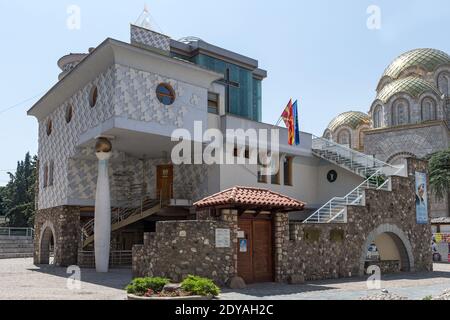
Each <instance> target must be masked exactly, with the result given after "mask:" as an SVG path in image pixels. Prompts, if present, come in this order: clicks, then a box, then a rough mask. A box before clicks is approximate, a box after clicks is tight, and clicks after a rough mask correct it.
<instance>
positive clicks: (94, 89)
mask: <svg viewBox="0 0 450 320" xmlns="http://www.w3.org/2000/svg"><path fill="white" fill-rule="evenodd" d="M97 99H98V88H97V86H93V87H92V89H91V93H90V94H89V105H90V106H91V108H93V107H95V105H96V104H97Z"/></svg>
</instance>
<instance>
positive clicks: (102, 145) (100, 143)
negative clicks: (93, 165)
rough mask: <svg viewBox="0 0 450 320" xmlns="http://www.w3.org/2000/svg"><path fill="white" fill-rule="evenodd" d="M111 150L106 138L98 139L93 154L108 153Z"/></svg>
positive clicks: (109, 142)
mask: <svg viewBox="0 0 450 320" xmlns="http://www.w3.org/2000/svg"><path fill="white" fill-rule="evenodd" d="M111 150H112V144H111V141H109V140H108V139H106V138H98V139H97V143H96V144H95V152H97V153H102V152H103V153H108V152H111Z"/></svg>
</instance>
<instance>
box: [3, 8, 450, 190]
mask: <svg viewBox="0 0 450 320" xmlns="http://www.w3.org/2000/svg"><path fill="white" fill-rule="evenodd" d="M145 4H146V5H147V6H148V7H149V9H150V12H151V15H152V17H153V19H154V21H155V29H156V30H158V31H162V32H163V33H165V34H167V35H169V36H171V37H172V38H173V39H179V38H182V37H185V36H197V37H200V38H202V39H203V40H205V41H207V42H209V43H212V44H215V45H217V46H220V47H223V48H227V49H229V50H231V51H235V52H238V53H241V54H243V55H246V56H249V57H252V58H255V59H257V60H259V63H260V67H261V68H263V69H265V70H267V71H268V78H267V79H266V80H265V81H264V83H263V121H264V122H267V123H276V122H277V120H278V118H279V116H280V114H281V112H282V110H283V109H284V107H285V105H286V104H287V102H288V101H289V99H290V98H291V97H292V98H294V99H298V100H299V103H300V104H299V106H300V126H301V130H302V131H305V132H310V133H314V134H316V135H321V134H322V133H323V131H324V130H325V128H326V126H327V125H328V123H329V122H330V121H331V120H332V119H333V118H334V117H335V116H337V115H338V114H340V113H342V112H345V111H349V110H355V111H363V112H367V111H368V110H369V108H370V105H371V103H372V102H373V100H374V98H375V95H376V92H375V88H376V85H377V83H378V81H379V79H380V77H381V75H382V74H383V71H384V69H385V68H386V67H387V66H388V65H389V64H390V63H391V62H392V61H393V60H394V59H395V58H396V57H397V56H398V55H400V54H401V53H403V52H405V51H408V50H411V49H415V48H423V47H431V48H436V49H440V50H443V51H445V52H447V53H450V41H448V34H449V31H450V24H449V21H450V2H449V1H448V0H395V1H392V0H378V1H377V0H340V1H337V0H314V1H313V0H310V1H299V0H278V1H267V0H245V1H244V0H227V1H214V0H190V1H185V0H147V1H142V0H139V1H138V0H128V1H120V2H119V1H111V0H108V1H106V0H95V1H87V0H71V1H62V0H59V1H54V0H40V1H32V0H28V1H23V0H16V1H7V0H0V39H1V41H2V42H3V43H2V45H1V47H0V55H1V56H0V57H1V59H0V70H1V73H0V93H1V95H0V185H4V184H6V183H7V180H8V176H7V174H6V172H7V171H14V170H15V168H16V165H17V161H18V160H21V159H23V158H24V155H25V153H26V152H28V151H29V152H31V153H32V154H36V153H37V143H38V139H37V121H36V119H34V118H33V117H28V116H27V114H26V111H27V110H28V109H29V108H30V107H31V106H32V105H33V103H34V102H35V101H36V100H37V99H38V98H39V97H40V96H42V95H43V94H44V93H45V92H46V91H47V90H48V89H50V88H51V87H52V86H53V85H54V84H55V83H56V81H57V77H58V74H59V73H60V70H59V68H58V67H57V65H56V62H57V60H58V59H59V58H60V57H62V56H63V55H65V54H67V53H69V52H86V51H87V50H88V48H89V47H95V46H97V45H98V44H100V43H101V42H102V41H103V40H104V39H106V38H108V37H110V38H115V39H118V40H122V41H129V23H133V22H135V21H136V19H137V18H138V16H139V15H140V13H141V12H142V10H143V8H144V5H145ZM72 5H75V6H77V7H79V8H80V9H81V11H80V28H79V29H76V30H71V29H70V28H68V26H67V20H68V19H69V18H70V15H71V13H68V8H69V7H70V6H72ZM374 6H375V7H374ZM372 8H375V9H376V10H379V11H377V15H376V16H375V18H378V17H379V18H380V19H376V20H375V22H376V24H375V26H376V27H377V28H375V29H374V28H373V27H372V28H369V27H368V20H370V21H373V20H372V18H373V17H374V12H375V11H373V9H372ZM368 9H370V10H369V13H368ZM378 13H379V15H378ZM372 26H374V25H373V24H372Z"/></svg>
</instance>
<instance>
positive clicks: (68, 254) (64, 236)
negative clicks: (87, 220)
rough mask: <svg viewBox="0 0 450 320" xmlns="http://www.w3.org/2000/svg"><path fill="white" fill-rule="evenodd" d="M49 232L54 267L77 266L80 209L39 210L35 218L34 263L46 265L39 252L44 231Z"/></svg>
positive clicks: (46, 262)
mask: <svg viewBox="0 0 450 320" xmlns="http://www.w3.org/2000/svg"><path fill="white" fill-rule="evenodd" d="M46 230H47V231H48V230H51V232H52V233H53V239H54V253H55V265H57V266H70V265H76V264H77V258H78V246H79V242H80V237H81V233H80V232H81V231H80V209H79V208H78V207H67V206H66V207H55V208H50V209H44V210H39V211H37V213H36V218H35V235H36V236H35V240H34V263H35V264H48V260H47V261H44V260H43V259H45V258H46V257H45V256H44V257H43V255H42V252H41V250H42V249H41V240H42V236H43V234H44V231H46Z"/></svg>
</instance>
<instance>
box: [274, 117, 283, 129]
mask: <svg viewBox="0 0 450 320" xmlns="http://www.w3.org/2000/svg"><path fill="white" fill-rule="evenodd" d="M281 120H283V117H280V119H278V121H277V123H276V124H275V127H278V125H279V124H280V122H281Z"/></svg>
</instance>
